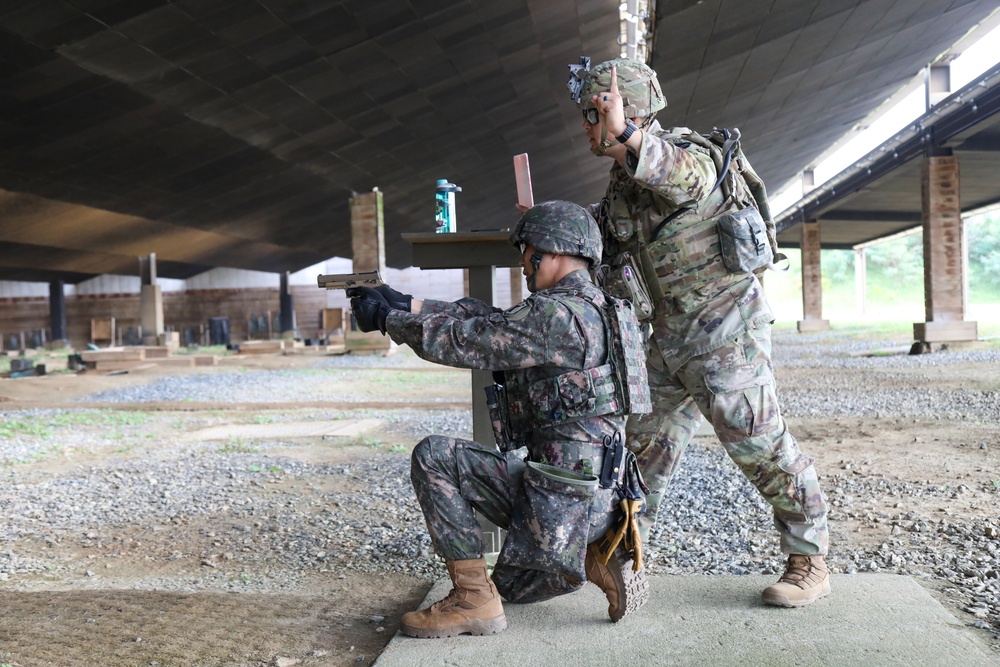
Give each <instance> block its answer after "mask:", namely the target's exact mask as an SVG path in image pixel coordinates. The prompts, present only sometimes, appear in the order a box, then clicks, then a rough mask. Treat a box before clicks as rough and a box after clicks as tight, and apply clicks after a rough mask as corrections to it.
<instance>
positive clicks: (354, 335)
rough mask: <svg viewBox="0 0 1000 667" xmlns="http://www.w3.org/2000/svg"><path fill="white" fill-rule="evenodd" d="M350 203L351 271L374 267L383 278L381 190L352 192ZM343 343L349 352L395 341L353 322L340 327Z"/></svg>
mask: <svg viewBox="0 0 1000 667" xmlns="http://www.w3.org/2000/svg"><path fill="white" fill-rule="evenodd" d="M350 206H351V257H352V260H353V264H354V272H355V273H359V272H361V271H378V272H379V275H381V276H382V278H383V279H384V278H385V220H384V217H383V210H382V193H381V192H380V191H379V189H378V188H372V191H371V192H366V193H364V194H360V195H354V196H353V197H351V200H350ZM344 345H345V347H346V348H347V350H348V351H349V352H352V351H353V352H360V351H383V352H388V351H391V350H393V349H395V345H396V344H395V343H393V342H392V339H391V338H389V337H388V336H383V335H382V334H381V333H380V332H378V331H372V332H369V333H363V332H361V331H358V330H357V328H356V327H355V326H349V327H348V326H345V327H344Z"/></svg>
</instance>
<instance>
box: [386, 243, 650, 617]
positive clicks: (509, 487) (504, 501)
mask: <svg viewBox="0 0 1000 667" xmlns="http://www.w3.org/2000/svg"><path fill="white" fill-rule="evenodd" d="M591 224H592V223H591ZM597 252H599V251H597ZM604 303H605V294H604V292H603V291H602V290H600V289H599V288H598V287H596V286H595V285H594V284H593V282H592V281H591V278H590V274H589V273H588V272H587V271H585V270H578V271H575V272H573V273H570V274H568V275H566V276H565V277H563V278H562V280H560V281H559V283H558V284H557V285H555V286H554V287H552V288H550V289H545V290H540V291H538V292H536V293H535V294H533V295H531V296H530V297H529V298H528V299H526V300H525V301H524V302H522V303H520V304H517V305H515V306H513V307H511V308H509V309H507V310H505V311H501V310H499V309H497V308H494V307H492V306H489V305H487V304H486V303H483V302H482V301H478V300H475V299H470V298H464V299H461V300H459V301H457V302H454V303H452V302H442V301H433V300H426V301H424V302H423V308H422V311H423V312H422V313H420V314H411V313H409V312H405V311H399V310H397V311H392V312H390V313H389V314H388V316H387V317H386V321H385V326H386V333H388V334H389V335H390V336H391V337H392V339H393V340H394V341H396V342H397V343H400V344H406V345H409V346H410V347H411V348H412V349H413V350H414V352H416V354H417V355H418V356H420V357H421V358H423V359H426V360H428V361H433V362H437V363H440V364H445V365H448V366H454V367H457V368H476V369H482V370H493V371H501V372H502V373H503V375H504V378H505V385H506V386H507V387H508V388H511V387H515V386H520V387H523V388H526V389H527V390H528V391H529V392H530V391H535V390H537V388H538V387H541V386H543V385H546V384H551V383H548V382H547V380H548V379H552V378H555V377H557V376H562V377H564V378H565V377H567V376H566V375H565V374H566V373H567V372H568V371H574V370H579V369H594V368H596V367H600V366H602V365H604V364H606V362H607V358H608V350H607V328H608V323H607V322H606V321H605V319H604V316H602V312H601V310H600V309H599V306H601V305H602V304H604ZM633 329H634V335H635V336H636V337H638V335H639V334H638V332H639V326H638V322H635V321H634V317H633ZM532 387H534V388H535V389H531V388H532ZM560 387H561V389H562V396H563V399H564V406H563V407H562V408H559V410H563V409H564V408H569V409H572V404H573V403H574V401H576V400H577V399H578V398H579V397H578V396H577V397H574V396H573V387H572V386H566V384H565V383H563V382H560ZM643 389H644V390H645V386H643ZM542 393H544V392H542ZM577 393H579V391H577ZM544 400H548V399H544ZM544 400H542V398H540V401H539V403H542V402H544ZM530 404H531V402H530V401H529V402H526V403H524V405H526V406H529V407H530ZM512 411H514V408H513V407H512ZM529 412H530V410H529ZM555 412H557V413H558V411H555ZM559 416H562V417H563V420H562V421H559V420H558V417H559ZM521 423H522V424H524V425H527V426H528V428H526V429H525V431H524V432H523V435H524V436H525V443H524V444H525V445H526V447H527V459H526V460H527V461H531V462H535V463H542V464H548V465H551V466H556V467H558V468H560V469H564V470H568V471H573V472H575V473H578V474H579V475H580V476H592V475H593V474H595V471H600V470H601V466H602V463H603V457H604V453H603V449H604V447H603V439H604V437H605V436H608V435H612V434H615V433H622V432H623V430H624V426H625V416H624V415H623V414H621V410H618V414H614V411H612V413H611V414H604V415H600V416H592V417H586V418H582V419H571V418H567V415H564V414H561V413H558V414H556V417H555V418H553V417H552V416H549V417H546V415H544V414H522V419H521ZM525 468H526V464H525V461H522V460H521V459H520V458H519V457H518V456H516V455H515V452H508V453H506V454H503V453H500V452H499V451H498V450H497V448H496V447H495V446H493V445H483V444H479V443H477V442H472V441H468V440H460V439H456V438H450V437H445V436H440V435H432V436H430V437H427V438H425V439H423V440H422V441H421V442H420V443H419V444H418V445H417V447H416V448H415V449H414V452H413V458H412V468H411V478H412V481H413V486H414V488H415V490H416V494H417V498H418V499H419V501H420V506H421V508H422V509H423V513H424V517H425V519H426V521H427V527H428V529H429V532H430V535H431V539H432V541H433V543H434V546H435V548H436V550H437V551H438V553H439V554H440V555H441V556H443V557H444V558H445V559H446V560H448V561H461V560H466V559H474V558H479V557H481V556H482V555H483V541H482V535H481V530H480V526H479V522H478V521H477V519H476V516H475V513H474V510H478V511H480V512H481V513H482V514H483V515H484V516H485V517H486V518H487V519H489V520H490V521H492V522H493V523H494V524H496V525H498V526H500V527H502V528H504V529H508V530H510V531H511V532H509V533H508V535H507V538H506V540H505V545H504V551H502V552H501V555H500V558H499V560H498V563H497V565H496V567H495V569H494V571H493V581H494V582H495V583H496V587H497V589H498V590H499V591H500V593H501V594H502V595H503V596H504V597H505V598H506V599H507V600H508V601H511V602H531V601H538V600H544V599H547V598H550V597H552V596H554V595H560V594H563V593H569V592H571V591H574V590H576V589H578V588H579V587H580V586H582V585H583V581H582V578H573V577H568V576H566V574H565V571H564V568H563V567H562V566H561V565H560V561H561V559H562V558H561V552H563V551H565V550H566V549H577V550H579V547H574V546H573V545H571V544H569V542H570V541H571V540H568V539H565V535H563V534H561V533H560V534H555V533H553V534H551V535H550V536H549V537H547V538H545V539H546V540H547V541H546V542H545V543H544V544H541V545H540V546H539V547H538V549H537V553H534V556H533V558H534V560H535V561H536V562H535V563H534V564H533V565H532V566H531V567H523V566H517V565H510V564H509V563H506V562H505V560H510V559H506V558H505V555H506V553H507V547H508V545H509V544H514V545H515V546H516V543H517V542H518V541H519V540H523V539H526V537H527V536H526V535H524V534H519V529H518V528H517V526H513V527H512V525H511V524H512V517H515V518H516V516H517V515H518V511H519V503H523V502H524V498H525V496H524V489H523V486H524V484H523V480H524V479H525ZM594 489H596V491H594ZM590 491H591V492H593V493H594V495H593V499H592V501H587V502H585V503H584V504H583V505H582V507H583V508H584V511H585V515H584V516H582V517H578V519H579V521H582V522H584V525H583V531H584V532H585V533H586V534H587V535H586V541H587V542H590V541H593V540H596V539H597V538H598V537H600V536H601V535H602V534H603V533H604V532H605V531H606V530H607V529H608V528H609V527H610V526H611V525H612V523H613V522H615V521H616V519H620V517H621V513H620V510H618V509H617V504H618V500H619V498H618V496H617V495H616V493H615V491H614V489H602V488H597V487H596V486H594V487H592V488H591V489H590ZM560 520H561V521H562V523H563V524H569V523H571V521H570V520H569V519H568V518H567V519H560ZM515 523H516V521H515ZM570 529H572V527H570ZM577 529H579V526H577ZM525 532H530V531H526V530H522V531H521V533H525ZM583 548H584V550H585V544H583ZM578 555H579V557H580V559H581V560H580V562H581V563H582V558H583V553H582V552H581V553H579V554H578Z"/></svg>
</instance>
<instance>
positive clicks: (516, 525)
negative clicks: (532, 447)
mask: <svg viewBox="0 0 1000 667" xmlns="http://www.w3.org/2000/svg"><path fill="white" fill-rule="evenodd" d="M597 486H598V479H597V477H596V476H594V475H583V474H580V473H575V472H572V471H570V470H565V469H563V468H557V467H555V466H550V465H545V464H543V463H533V462H530V461H529V462H528V463H527V464H526V466H525V470H524V483H523V485H522V487H521V493H520V494H519V495H518V497H517V498H516V499H515V502H514V509H513V512H512V514H511V519H510V528H509V529H508V532H507V539H506V540H505V541H504V544H503V548H501V550H500V555H499V556H498V558H497V564H498V565H504V566H508V567H515V568H524V569H530V570H545V571H548V572H557V573H560V574H562V575H565V576H569V577H575V578H577V579H580V580H583V579H585V578H586V573H585V570H584V560H585V559H586V556H587V537H588V533H589V530H590V514H591V511H592V506H593V500H594V493H595V491H596V490H597Z"/></svg>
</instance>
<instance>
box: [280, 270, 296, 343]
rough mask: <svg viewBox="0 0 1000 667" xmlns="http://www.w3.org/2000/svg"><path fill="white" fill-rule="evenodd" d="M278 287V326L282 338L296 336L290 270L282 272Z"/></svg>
mask: <svg viewBox="0 0 1000 667" xmlns="http://www.w3.org/2000/svg"><path fill="white" fill-rule="evenodd" d="M280 280H281V282H280V283H279V287H278V328H279V329H281V337H282V338H289V339H291V338H295V300H294V299H293V298H292V288H291V286H289V284H288V271H282V272H281V274H280Z"/></svg>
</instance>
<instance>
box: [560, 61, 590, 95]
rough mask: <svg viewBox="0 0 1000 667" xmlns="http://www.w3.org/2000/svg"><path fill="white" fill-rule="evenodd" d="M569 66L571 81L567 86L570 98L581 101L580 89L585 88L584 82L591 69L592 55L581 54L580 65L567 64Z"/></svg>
mask: <svg viewBox="0 0 1000 667" xmlns="http://www.w3.org/2000/svg"><path fill="white" fill-rule="evenodd" d="M567 67H569V81H567V82H566V87H567V88H569V98H570V99H571V100H573V101H574V102H576V103H577V104H579V103H580V91H581V90H583V82H584V81H586V80H587V73H588V72H589V71H590V56H580V64H579V65H567Z"/></svg>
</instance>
